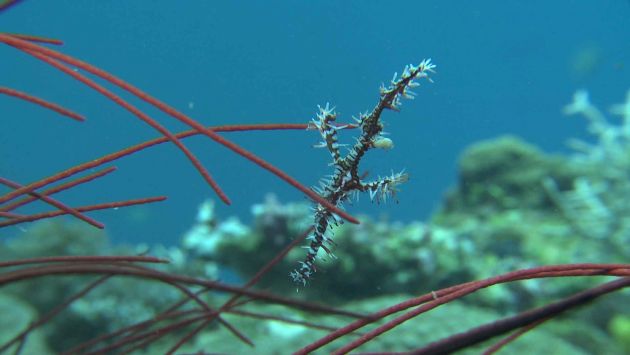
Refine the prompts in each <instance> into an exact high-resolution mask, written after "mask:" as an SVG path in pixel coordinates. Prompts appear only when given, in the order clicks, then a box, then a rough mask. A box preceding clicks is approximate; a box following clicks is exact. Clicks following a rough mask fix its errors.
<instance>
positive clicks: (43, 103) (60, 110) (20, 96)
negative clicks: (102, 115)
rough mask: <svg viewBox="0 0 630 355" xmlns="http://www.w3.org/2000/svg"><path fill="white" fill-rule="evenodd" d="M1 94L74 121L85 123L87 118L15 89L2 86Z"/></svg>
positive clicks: (0, 87) (0, 88)
mask: <svg viewBox="0 0 630 355" xmlns="http://www.w3.org/2000/svg"><path fill="white" fill-rule="evenodd" d="M0 94H4V95H8V96H13V97H17V98H18V99H21V100H24V101H28V102H31V103H34V104H36V105H39V106H42V107H44V108H47V109H49V110H52V111H55V112H57V113H59V114H60V115H63V116H66V117H69V118H72V119H73V120H77V121H85V117H83V116H81V115H79V114H78V113H75V112H72V111H70V110H68V109H66V108H64V107H62V106H59V105H57V104H55V103H52V102H49V101H46V100H44V99H40V98H39V97H36V96H33V95H29V94H27V93H24V92H21V91H17V90H15V89H11V88H7V87H3V86H0Z"/></svg>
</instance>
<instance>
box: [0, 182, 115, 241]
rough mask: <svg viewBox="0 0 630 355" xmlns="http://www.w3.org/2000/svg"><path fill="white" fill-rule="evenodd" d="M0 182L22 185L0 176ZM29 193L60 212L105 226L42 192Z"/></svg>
mask: <svg viewBox="0 0 630 355" xmlns="http://www.w3.org/2000/svg"><path fill="white" fill-rule="evenodd" d="M0 184H3V185H6V186H9V187H11V188H14V189H19V188H21V187H22V185H20V184H18V183H16V182H13V181H11V180H9V179H6V178H3V177H0ZM29 194H30V195H31V196H33V197H36V198H38V199H40V200H42V201H44V202H46V203H48V204H49V205H52V206H54V207H57V208H58V209H60V210H61V211H59V212H60V213H63V214H66V213H67V214H71V215H73V216H75V217H76V218H78V219H80V220H82V221H84V222H86V223H89V224H91V225H93V226H94V227H96V228H99V229H103V228H105V225H104V224H103V223H101V222H99V221H97V220H95V219H94V218H91V217H88V216H86V215H84V214H83V213H81V212H80V211H78V210H77V209H74V208H72V207H70V206H67V205H65V204H63V203H61V202H59V201H58V200H55V199H54V198H52V197H49V196H46V195H44V194H40V193H38V192H35V191H31V192H29ZM27 218H29V217H28V216H24V217H18V218H13V219H11V220H9V221H5V222H1V223H8V222H15V221H18V220H23V219H27Z"/></svg>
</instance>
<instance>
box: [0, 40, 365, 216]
mask: <svg viewBox="0 0 630 355" xmlns="http://www.w3.org/2000/svg"><path fill="white" fill-rule="evenodd" d="M0 42H4V43H6V44H8V45H11V46H14V47H16V48H18V49H21V50H23V51H25V52H27V53H29V54H34V53H33V52H37V53H39V54H41V55H43V56H46V57H50V58H54V59H55V60H59V61H62V62H65V63H67V64H69V65H73V66H76V67H79V68H81V69H83V70H86V71H88V72H90V73H92V74H94V75H96V76H98V77H101V78H103V79H105V80H107V81H109V82H110V83H112V84H114V85H116V86H118V87H120V88H122V89H123V90H126V91H128V92H130V93H131V94H133V95H135V96H137V97H138V98H140V99H141V100H144V101H146V102H148V103H149V104H151V105H153V106H155V107H157V108H158V109H160V110H161V111H163V112H165V113H166V114H168V115H170V116H172V117H174V118H176V119H177V120H179V121H181V122H182V123H185V124H187V125H188V126H190V127H192V128H194V129H196V130H197V131H198V132H200V133H202V134H204V135H206V136H207V137H209V138H211V139H212V140H214V141H215V142H217V143H219V144H221V145H223V146H225V147H227V148H228V149H230V150H232V151H233V152H235V153H237V154H239V155H241V156H243V157H244V158H246V159H248V160H250V161H251V162H253V163H255V164H256V165H258V166H260V167H261V168H263V169H265V170H267V171H269V172H271V173H273V174H274V175H276V176H277V177H279V178H280V179H282V180H284V181H285V182H286V183H288V184H289V185H291V186H293V187H295V188H296V189H298V190H299V191H301V192H302V193H303V194H305V195H307V196H308V197H309V198H311V199H312V200H314V201H316V202H318V203H319V204H321V205H322V206H325V207H326V208H327V209H328V210H330V211H332V212H334V213H336V214H337V215H339V216H340V217H342V218H343V219H345V220H347V221H349V222H352V223H359V221H358V220H357V219H356V218H354V217H352V216H351V215H349V214H348V213H346V212H344V211H343V210H341V209H339V208H338V207H337V206H335V205H334V204H332V203H330V202H329V201H327V200H326V199H324V198H323V197H321V196H320V195H319V194H317V193H315V192H314V191H312V190H311V189H309V188H308V187H306V186H304V185H302V184H300V183H299V182H298V181H297V180H295V179H294V178H292V177H291V176H289V175H288V174H286V173H285V172H284V171H282V170H280V169H278V168H277V167H275V166H273V165H272V164H270V163H268V162H267V161H265V160H263V159H262V158H260V157H258V156H256V155H255V154H253V153H252V152H249V151H248V150H246V149H244V148H242V147H240V146H239V145H237V144H235V143H233V142H231V141H229V140H227V139H225V138H223V137H221V136H220V135H218V134H217V133H215V132H213V131H212V130H208V129H206V128H205V127H204V126H203V125H201V124H200V123H199V122H197V121H195V120H193V119H192V118H190V117H188V116H186V115H184V114H183V113H181V112H179V111H177V110H175V109H174V108H172V107H170V106H168V105H167V104H165V103H163V102H161V101H159V100H157V99H155V98H154V97H152V96H150V95H148V94H147V93H145V92H144V91H142V90H140V89H138V88H136V87H134V86H133V85H131V84H129V83H127V82H125V81H123V80H121V79H119V78H118V77H116V76H114V75H112V74H110V73H107V72H105V71H104V70H102V69H99V68H96V67H94V66H92V65H90V64H88V63H86V62H83V61H81V60H78V59H76V58H73V57H70V56H67V55H65V54H62V53H59V52H56V51H53V50H51V49H49V48H46V47H42V46H39V45H36V44H34V43H30V42H28V41H24V40H21V39H19V38H15V37H12V36H10V35H6V34H0ZM154 123H155V124H157V122H154ZM154 128H156V127H154ZM161 133H163V134H164V132H161ZM164 135H165V136H167V135H166V134H164ZM167 137H169V139H170V140H171V141H173V143H176V141H177V138H175V137H174V136H167ZM176 144H177V143H176ZM178 146H179V145H178ZM180 149H182V148H181V147H180ZM189 159H190V157H189ZM208 176H209V175H208ZM204 178H206V176H204ZM211 186H212V184H211ZM214 187H215V186H213V188H214ZM216 187H218V186H216ZM215 191H216V192H217V194H218V193H219V192H218V191H217V190H216V189H215ZM219 197H221V195H219ZM223 197H225V196H223ZM225 198H226V199H227V197H225ZM222 199H223V198H222Z"/></svg>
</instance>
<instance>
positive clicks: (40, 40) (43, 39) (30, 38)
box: [4, 32, 63, 46]
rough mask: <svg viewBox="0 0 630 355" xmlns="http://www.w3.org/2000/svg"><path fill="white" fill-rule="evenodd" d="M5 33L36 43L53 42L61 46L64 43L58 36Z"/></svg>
mask: <svg viewBox="0 0 630 355" xmlns="http://www.w3.org/2000/svg"><path fill="white" fill-rule="evenodd" d="M4 33H5V34H7V35H9V36H13V37H16V38H19V39H23V40H25V41H29V42H34V43H45V44H53V45H56V46H61V45H62V44H63V42H62V41H61V40H58V39H56V38H49V37H42V36H34V35H27V34H22V33H9V32H4Z"/></svg>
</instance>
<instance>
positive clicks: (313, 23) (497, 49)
mask: <svg viewBox="0 0 630 355" xmlns="http://www.w3.org/2000/svg"><path fill="white" fill-rule="evenodd" d="M629 18H630V4H629V2H627V1H622V0H599V1H581V0H575V1H569V0H563V1H560V0H557V1H548V0H546V1H543V0H534V1H505V0H494V1H484V2H473V1H432V2H429V1H422V2H420V1H397V2H385V1H317V2H306V1H302V2H298V1H290V2H282V1H243V2H215V1H186V2H173V1H127V2H109V1H90V2H85V1H81V2H79V1H24V2H22V3H21V4H19V5H17V6H15V7H14V8H12V9H10V10H8V11H6V12H4V13H2V14H0V30H2V31H7V32H17V33H28V34H36V35H42V36H49V37H54V38H59V39H62V40H63V41H64V42H65V44H64V46H63V47H61V48H60V50H61V51H63V52H64V53H66V54H69V55H72V56H75V57H77V58H80V59H82V60H85V61H87V62H89V63H92V64H94V65H96V66H99V67H101V68H103V69H105V70H107V71H109V72H111V73H114V74H115V75H117V76H119V77H120V78H123V79H125V80H127V81H128V82H130V83H132V84H134V85H136V86H138V87H140V88H142V89H143V90H145V91H146V92H148V93H150V94H152V95H154V96H156V97H157V98H159V99H162V100H164V101H165V102H167V103H169V104H170V105H172V106H174V107H176V108H178V109H179V110H181V111H183V112H184V113H186V114H188V115H190V116H191V117H194V118H195V119H197V120H198V121H200V122H202V123H204V124H208V125H211V124H217V125H218V124H236V123H271V122H278V123H280V122H293V123H302V122H306V121H308V120H309V119H310V118H312V117H313V114H314V113H315V111H316V107H317V105H318V104H325V103H326V102H330V103H331V104H332V105H335V106H336V107H337V110H338V112H339V113H340V120H342V121H345V120H350V117H351V116H352V115H356V114H357V113H358V112H361V111H365V110H368V109H371V108H372V107H373V106H374V105H375V104H376V100H377V98H378V88H379V85H380V84H381V82H386V81H388V80H389V79H390V78H391V77H392V74H393V73H394V72H399V73H400V72H401V70H402V68H403V67H404V65H405V64H408V63H418V62H419V61H420V60H422V59H423V58H427V57H430V58H432V59H433V61H434V62H435V63H436V64H437V66H438V67H437V74H435V75H434V77H433V78H434V81H435V83H434V84H426V85H423V86H422V87H420V88H418V89H417V90H416V91H417V93H418V97H417V99H416V100H415V101H406V102H405V103H404V105H403V108H402V112H400V113H394V112H388V113H386V115H385V116H384V120H385V122H386V124H387V127H386V130H387V131H388V132H390V133H391V136H390V137H391V138H392V139H393V140H394V142H395V144H396V147H395V149H394V150H392V151H388V152H381V151H374V152H370V154H369V155H370V156H369V159H368V160H367V161H366V162H365V163H364V165H363V168H364V169H365V170H366V171H369V173H370V175H371V176H377V175H378V174H388V173H389V172H390V170H391V169H394V170H395V171H397V170H400V169H403V168H404V169H406V171H408V172H409V173H410V174H411V177H412V180H410V181H409V182H408V183H407V184H406V185H405V186H403V189H404V191H403V192H402V193H401V194H400V196H399V197H400V198H399V199H400V202H399V203H398V204H387V205H384V206H383V205H381V206H371V205H370V203H369V202H367V200H368V199H367V198H363V199H362V200H361V202H359V203H356V204H355V205H354V206H352V207H351V208H350V211H351V212H352V213H355V214H359V213H366V214H371V215H373V216H388V218H389V220H400V221H410V220H415V219H426V218H428V217H429V216H430V214H431V212H432V211H434V210H435V208H437V206H438V205H439V203H440V200H441V198H442V196H443V194H444V192H445V191H446V190H447V189H448V188H449V186H452V185H453V184H454V183H455V182H456V164H457V158H458V156H459V154H460V153H461V152H462V150H463V149H464V148H465V147H466V146H468V145H470V144H472V143H474V142H476V141H479V140H482V139H488V138H492V137H496V136H498V135H501V134H507V133H509V134H514V135H518V136H520V137H522V138H524V139H526V140H528V141H529V142H532V143H534V144H536V145H538V146H540V147H541V148H542V149H544V150H546V151H549V152H565V153H566V152H567V151H568V150H567V149H566V148H565V141H566V139H567V138H569V137H585V125H584V122H581V121H580V120H578V119H568V118H566V117H563V116H562V114H561V112H560V111H561V107H562V106H563V105H564V104H565V103H568V102H569V100H570V98H571V95H572V93H573V92H574V91H575V90H576V89H580V88H586V89H588V90H589V91H590V92H591V97H592V99H593V101H595V102H597V103H600V106H601V107H608V106H609V105H610V104H613V103H617V102H621V100H622V99H623V97H624V95H625V92H626V90H627V89H629V88H630V21H628V19H629ZM0 85H3V86H9V87H12V88H15V89H19V90H23V91H27V92H29V93H31V94H34V95H38V96H41V97H42V98H45V99H48V100H51V101H54V102H57V103H59V104H62V105H64V106H67V107H69V108H71V109H73V110H75V111H78V112H80V113H82V114H84V115H85V116H87V118H88V121H87V122H85V123H77V122H74V121H71V120H68V119H65V118H62V117H59V116H58V115H56V114H54V113H50V112H48V111H46V110H43V109H41V108H39V107H34V106H32V105H30V104H27V103H23V102H21V101H18V100H15V99H13V98H9V97H0V124H1V126H0V127H1V129H0V175H2V176H5V177H7V178H10V179H12V180H16V181H19V182H22V183H27V182H30V181H33V180H36V179H39V178H42V177H44V176H48V175H51V174H52V173H54V172H56V171H59V170H62V169H65V168H67V167H69V166H72V165H75V164H78V163H81V162H84V161H87V160H91V159H94V158H97V157H99V156H101V155H104V154H106V153H109V152H112V151H115V150H118V149H121V148H124V147H126V146H129V145H131V144H135V143H138V142H140V141H143V140H147V139H150V138H153V137H156V136H157V135H158V134H157V133H156V132H155V131H153V130H152V129H151V128H150V127H148V126H146V125H145V124H143V123H142V122H140V121H139V120H138V119H136V118H135V117H134V116H132V115H131V114H130V113H128V112H126V111H125V110H123V109H121V108H120V107H118V106H116V105H114V104H113V103H111V102H109V101H107V100H106V99H104V98H103V97H102V96H100V95H98V94H96V93H94V92H92V91H91V90H89V89H87V88H86V87H84V86H83V85H81V84H79V83H77V82H75V81H74V80H73V79H70V78H68V77H66V76H64V75H63V74H61V73H59V72H57V71H56V70H55V69H52V68H50V67H48V66H47V65H45V64H43V63H41V62H38V61H37V60H35V59H33V58H30V57H29V56H27V55H25V54H23V53H20V52H19V51H17V50H15V49H13V48H10V47H6V46H3V47H0ZM117 92H119V91H117ZM125 97H126V98H129V96H127V95H125ZM130 102H132V103H134V104H138V105H139V107H140V108H141V109H143V110H145V112H147V113H148V114H150V115H151V116H152V117H154V118H155V119H157V120H159V121H160V122H161V123H163V124H164V125H165V126H167V127H168V128H170V129H173V130H180V129H184V128H185V127H184V126H183V125H182V124H179V123H177V122H175V121H174V120H172V119H170V118H169V117H166V116H165V115H164V114H162V113H160V112H158V111H156V110H154V109H152V108H150V107H148V106H147V105H146V104H143V103H140V102H139V101H138V100H135V99H130ZM226 136H227V135H226ZM351 137H352V134H344V135H343V136H342V141H343V140H344V139H347V140H348V141H349V140H350V139H351ZM229 138H230V139H233V140H234V141H235V142H237V143H239V144H242V145H243V146H244V147H246V148H247V149H250V150H252V151H254V152H256V153H257V154H258V155H260V156H261V157H264V158H265V159H268V160H269V161H270V162H272V163H273V164H276V165H277V166H279V167H281V168H282V169H284V170H285V171H286V172H287V173H289V174H291V175H292V176H294V177H296V178H297V179H298V180H300V181H301V182H303V183H304V184H306V185H313V184H315V183H316V182H317V180H318V179H319V178H320V177H321V176H323V175H325V174H327V173H329V170H330V168H329V167H328V166H327V164H328V162H329V154H328V152H326V151H325V150H321V149H313V148H312V145H313V144H315V143H317V141H318V140H319V137H318V136H317V134H316V133H315V132H305V131H296V132H259V133H255V132H250V133H232V134H229ZM186 144H187V145H188V146H189V147H190V148H191V149H192V150H193V151H194V152H195V153H196V154H197V155H198V156H199V158H200V159H201V160H202V161H203V162H204V164H205V165H206V166H207V167H208V169H209V170H210V171H211V172H212V173H213V175H214V176H215V177H216V179H217V180H218V182H219V183H220V184H221V186H222V187H223V188H224V190H225V192H226V193H227V194H228V195H229V196H230V198H231V199H232V202H233V204H232V205H231V206H220V207H219V208H218V213H219V214H220V215H221V216H223V217H227V216H230V215H237V216H239V217H240V218H241V219H242V220H244V221H248V220H250V219H251V214H250V206H251V205H252V204H254V203H258V202H260V201H262V200H263V199H264V196H265V195H266V194H268V193H270V192H273V193H275V194H276V195H278V196H279V198H280V200H281V201H284V202H288V201H300V200H303V199H304V198H303V197H302V195H301V194H300V193H299V192H297V191H295V190H293V189H292V188H290V187H288V186H287V185H286V184H284V183H283V182H281V181H279V180H278V179H277V178H275V177H274V176H272V175H271V174H269V173H267V172H265V171H262V170H261V169H259V168H257V167H256V166H253V165H252V164H251V163H249V162H247V161H245V160H244V159H242V158H240V157H239V156H236V155H235V154H233V153H231V152H230V151H228V150H226V149H224V148H222V147H219V146H218V145H217V144H215V143H214V142H211V141H209V140H208V139H204V138H193V139H191V140H189V141H186ZM114 165H115V166H117V167H118V171H117V172H115V173H114V174H111V175H109V176H108V177H106V178H104V179H101V180H99V181H95V182H92V183H90V184H89V185H84V186H81V187H78V188H76V189H75V190H72V191H69V192H67V193H63V194H60V195H58V198H59V199H60V200H62V201H64V202H66V203H68V204H70V205H73V206H79V205H87V204H95V203H102V202H107V201H114V200H124V199H130V198H137V197H145V196H153V195H167V196H168V197H169V199H168V201H166V202H162V203H160V204H155V205H150V206H148V205H147V206H141V207H132V208H126V209H118V210H110V211H104V212H98V213H93V214H91V215H92V216H93V217H95V218H97V219H99V220H102V221H103V222H105V223H106V224H107V231H108V232H109V234H110V236H111V237H112V238H113V239H114V240H116V241H121V242H122V241H127V242H138V241H150V242H164V243H170V244H173V243H177V242H178V241H179V239H180V238H181V236H182V234H183V233H184V232H185V231H186V229H187V228H188V227H189V226H190V225H191V223H192V222H193V217H194V214H195V211H196V208H197V205H198V204H199V203H201V202H202V201H203V200H204V199H206V198H214V197H215V196H214V194H213V193H212V191H211V190H210V189H209V187H208V186H206V185H205V183H204V181H203V180H202V179H201V177H200V176H198V174H197V172H196V171H195V170H194V169H193V168H192V166H191V164H190V163H189V162H188V161H187V160H186V159H185V158H184V156H183V155H182V154H181V153H180V152H179V151H178V150H177V149H175V148H174V147H173V146H171V145H164V146H161V147H157V148H153V149H151V150H147V151H144V152H141V153H139V154H136V155H134V156H132V157H129V158H125V159H123V160H120V161H118V162H115V163H114ZM46 209H47V208H46V207H44V206H39V205H38V206H36V207H33V210H46ZM25 211H26V212H28V211H32V210H28V209H27V210H25ZM20 227H21V228H22V229H24V228H28V227H29V226H28V225H21V226H20ZM22 229H19V228H17V227H12V228H5V229H2V230H0V236H6V235H16V234H19V233H21V231H22Z"/></svg>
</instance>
